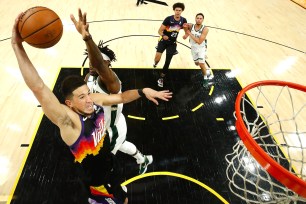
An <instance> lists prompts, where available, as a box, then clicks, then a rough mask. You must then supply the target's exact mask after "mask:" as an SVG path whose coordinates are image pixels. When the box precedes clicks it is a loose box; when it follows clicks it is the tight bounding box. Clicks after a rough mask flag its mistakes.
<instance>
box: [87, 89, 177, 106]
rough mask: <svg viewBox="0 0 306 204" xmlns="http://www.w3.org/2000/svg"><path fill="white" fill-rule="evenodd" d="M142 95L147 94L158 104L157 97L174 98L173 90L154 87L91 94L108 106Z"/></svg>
mask: <svg viewBox="0 0 306 204" xmlns="http://www.w3.org/2000/svg"><path fill="white" fill-rule="evenodd" d="M141 96H146V97H147V99H149V100H150V101H152V102H153V103H155V104H156V105H158V101H157V99H161V100H164V101H169V99H171V98H172V92H169V90H164V91H155V90H154V89H151V88H144V89H134V90H128V91H125V92H123V93H121V94H111V95H106V94H99V93H94V94H91V98H92V99H93V101H94V102H95V103H97V104H99V105H106V106H110V105H114V104H119V103H129V102H132V101H134V100H136V99H138V98H140V97H141Z"/></svg>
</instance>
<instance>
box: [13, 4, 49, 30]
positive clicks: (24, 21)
mask: <svg viewBox="0 0 306 204" xmlns="http://www.w3.org/2000/svg"><path fill="white" fill-rule="evenodd" d="M34 8H38V7H34ZM34 8H30V9H28V10H26V11H25V12H24V16H25V15H26V13H27V12H28V11H30V10H31V9H34ZM42 8H44V9H41V10H38V11H34V12H33V13H31V14H29V15H28V16H27V18H26V19H24V20H23V19H22V20H23V24H22V26H21V28H20V30H19V33H21V32H22V29H23V26H24V24H25V23H26V21H27V20H28V19H29V18H30V17H31V16H33V15H34V14H35V13H38V12H40V11H46V10H50V9H48V8H45V7H42ZM22 18H23V17H22Z"/></svg>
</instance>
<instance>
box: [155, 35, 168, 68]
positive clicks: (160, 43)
mask: <svg viewBox="0 0 306 204" xmlns="http://www.w3.org/2000/svg"><path fill="white" fill-rule="evenodd" d="M165 49H166V42H165V41H163V40H160V41H158V44H157V46H156V54H155V57H154V63H153V67H154V68H156V66H157V64H158V63H159V61H160V58H161V56H162V54H163V52H164V51H165Z"/></svg>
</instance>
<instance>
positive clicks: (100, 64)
mask: <svg viewBox="0 0 306 204" xmlns="http://www.w3.org/2000/svg"><path fill="white" fill-rule="evenodd" d="M78 16H79V19H78V21H77V20H76V19H75V17H74V15H72V14H71V15H70V18H71V20H72V22H73V24H74V26H75V28H76V30H77V31H78V32H79V33H80V34H81V35H82V38H83V40H84V41H85V44H86V49H87V52H88V58H89V61H90V63H91V66H92V67H94V68H95V69H96V71H97V73H98V74H99V76H100V77H101V80H102V81H103V83H104V84H105V85H106V87H107V89H108V91H109V92H110V93H112V94H115V93H118V92H119V91H120V86H121V85H120V82H119V80H118V78H117V77H116V75H115V74H114V73H113V71H112V70H111V69H109V67H108V63H106V61H105V60H103V57H102V55H101V52H100V50H99V48H98V46H97V45H96V43H95V42H94V41H93V39H92V36H91V34H90V33H89V24H88V23H87V13H86V12H84V13H82V11H81V9H80V8H79V9H78Z"/></svg>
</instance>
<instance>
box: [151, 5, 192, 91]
mask: <svg viewBox="0 0 306 204" xmlns="http://www.w3.org/2000/svg"><path fill="white" fill-rule="evenodd" d="M184 9H185V5H184V4H183V3H175V4H173V11H174V15H172V16H168V17H167V18H165V20H164V21H163V23H162V25H161V26H160V28H159V30H158V34H159V35H160V38H159V40H158V45H157V47H156V54H155V58H154V64H153V67H154V68H155V67H156V66H157V64H158V62H159V61H160V58H161V56H162V53H163V52H164V51H165V50H166V60H165V64H164V67H163V70H162V72H161V73H160V78H159V79H158V81H157V84H158V86H159V87H163V86H164V77H165V76H166V74H167V73H168V69H169V66H170V62H171V59H172V57H173V55H175V54H177V51H176V46H177V44H176V39H177V36H178V34H179V31H180V29H181V28H183V29H184V30H185V35H184V36H183V39H186V38H187V37H188V34H186V30H187V29H186V28H184V27H183V25H184V23H187V20H186V18H184V17H182V16H181V13H182V12H183V11H184Z"/></svg>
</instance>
